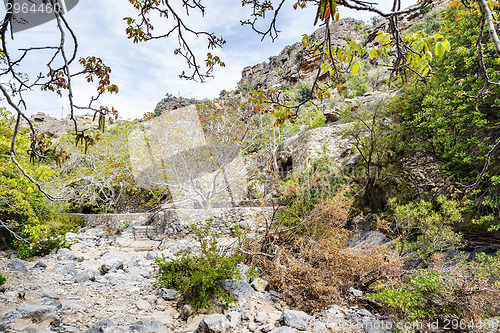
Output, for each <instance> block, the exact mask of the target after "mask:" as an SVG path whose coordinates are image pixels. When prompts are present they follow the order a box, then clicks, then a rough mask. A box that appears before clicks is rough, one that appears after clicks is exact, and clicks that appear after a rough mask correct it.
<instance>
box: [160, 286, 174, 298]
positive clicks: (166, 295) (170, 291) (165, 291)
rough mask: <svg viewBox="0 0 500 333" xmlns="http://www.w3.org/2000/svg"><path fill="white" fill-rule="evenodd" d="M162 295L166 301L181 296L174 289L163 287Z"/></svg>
mask: <svg viewBox="0 0 500 333" xmlns="http://www.w3.org/2000/svg"><path fill="white" fill-rule="evenodd" d="M160 297H162V298H163V299H164V300H166V301H174V300H176V299H177V298H178V297H179V293H178V292H177V291H176V290H174V289H165V288H162V289H161V290H160Z"/></svg>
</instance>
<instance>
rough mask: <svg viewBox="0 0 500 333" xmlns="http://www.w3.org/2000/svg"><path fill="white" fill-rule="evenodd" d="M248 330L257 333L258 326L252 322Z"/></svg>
mask: <svg viewBox="0 0 500 333" xmlns="http://www.w3.org/2000/svg"><path fill="white" fill-rule="evenodd" d="M247 328H248V330H249V331H250V332H255V331H256V330H257V324H256V323H254V322H253V321H251V322H249V323H248V327H247Z"/></svg>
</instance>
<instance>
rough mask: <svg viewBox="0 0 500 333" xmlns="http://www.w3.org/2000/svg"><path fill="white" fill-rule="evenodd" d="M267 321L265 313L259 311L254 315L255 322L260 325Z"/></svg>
mask: <svg viewBox="0 0 500 333" xmlns="http://www.w3.org/2000/svg"><path fill="white" fill-rule="evenodd" d="M268 319H269V317H268V316H267V313H265V312H263V311H259V312H257V314H256V315H255V321H256V322H258V323H261V324H264V323H265V322H267V320H268Z"/></svg>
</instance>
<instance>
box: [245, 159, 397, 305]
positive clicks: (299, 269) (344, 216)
mask: <svg viewBox="0 0 500 333" xmlns="http://www.w3.org/2000/svg"><path fill="white" fill-rule="evenodd" d="M341 183H342V178H341V177H340V175H339V174H338V173H336V172H335V169H333V168H332V167H331V164H330V163H329V161H328V158H327V157H325V156H323V157H321V158H320V159H318V160H316V161H314V162H311V164H310V165H309V167H307V168H305V169H303V170H301V171H296V172H295V173H294V174H292V176H291V178H290V180H289V181H288V182H287V183H284V184H282V187H283V189H282V191H283V193H284V198H285V200H286V206H285V207H282V208H281V210H280V211H279V212H278V213H277V214H275V215H274V217H275V218H274V219H273V221H272V223H271V226H270V228H269V229H268V230H267V232H266V234H265V236H264V237H263V238H262V239H260V240H259V241H257V242H254V243H252V244H250V246H249V247H250V248H249V252H250V253H255V255H253V256H251V258H250V259H251V260H250V263H251V265H252V266H254V267H259V268H261V270H262V272H263V275H265V277H266V279H267V280H268V281H269V284H270V287H271V288H273V289H274V290H277V291H279V292H281V293H282V294H283V296H284V299H285V300H286V301H287V303H288V304H289V305H290V306H293V307H295V308H298V309H301V310H303V311H308V312H316V311H319V310H322V309H324V308H326V307H328V306H331V304H334V303H337V302H340V301H342V297H341V295H342V294H343V293H345V292H346V291H347V289H348V288H349V287H352V286H356V287H358V288H361V289H366V288H368V286H370V285H371V284H372V283H374V282H376V281H377V280H378V279H382V278H389V277H392V276H393V275H394V274H395V272H397V271H398V270H399V269H400V268H401V265H402V262H401V260H400V258H399V257H398V256H397V255H396V254H395V253H394V251H392V250H391V248H390V246H389V245H387V244H386V245H374V246H371V247H364V246H362V245H360V246H348V240H349V239H350V237H351V231H349V230H348V229H347V223H348V221H349V212H350V210H351V204H352V202H353V198H352V197H350V196H349V194H348V190H347V189H346V188H345V187H343V186H341Z"/></svg>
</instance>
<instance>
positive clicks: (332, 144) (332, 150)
mask: <svg viewBox="0 0 500 333" xmlns="http://www.w3.org/2000/svg"><path fill="white" fill-rule="evenodd" d="M347 126H350V124H341V125H336V126H330V127H320V128H315V129H312V130H309V131H307V132H304V133H301V134H298V135H295V136H292V137H290V138H288V139H286V140H284V141H283V142H282V143H281V144H280V146H279V147H278V151H277V162H278V166H279V168H280V172H281V176H282V177H284V176H286V175H287V173H288V172H290V171H291V170H294V169H299V168H301V167H303V166H304V165H305V163H306V161H307V160H308V159H316V158H318V157H320V156H321V154H322V153H323V151H324V147H325V148H326V150H325V153H326V154H327V156H328V157H329V158H331V159H332V161H333V162H334V163H335V164H337V165H342V163H343V162H347V161H348V160H349V159H350V158H351V157H352V153H351V147H352V145H351V143H350V142H349V140H348V139H346V138H344V136H343V130H344V129H345V128H346V127H347Z"/></svg>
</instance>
